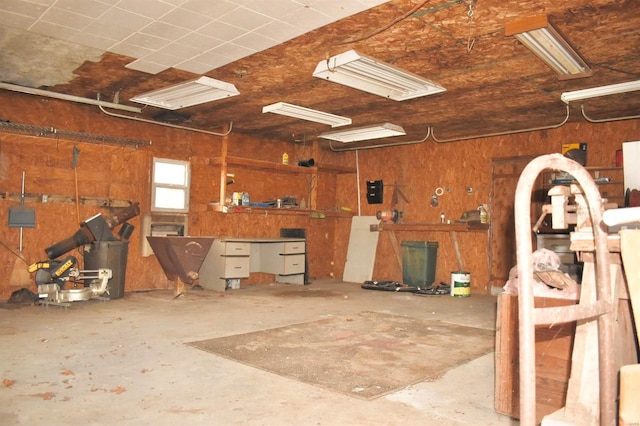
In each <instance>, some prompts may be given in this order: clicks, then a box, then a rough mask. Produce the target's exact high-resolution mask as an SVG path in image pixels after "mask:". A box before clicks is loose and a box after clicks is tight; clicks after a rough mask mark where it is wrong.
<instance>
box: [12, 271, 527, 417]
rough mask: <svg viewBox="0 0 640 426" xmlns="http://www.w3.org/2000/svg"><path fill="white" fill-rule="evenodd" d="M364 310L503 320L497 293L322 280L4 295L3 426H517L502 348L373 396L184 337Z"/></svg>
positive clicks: (477, 323)
mask: <svg viewBox="0 0 640 426" xmlns="http://www.w3.org/2000/svg"><path fill="white" fill-rule="evenodd" d="M362 311H377V312H383V313H390V314H399V315H406V316H409V317H414V318H419V319H433V320H442V321H447V322H451V323H456V324H462V325H467V326H472V327H478V328H484V329H494V328H495V311H496V298H495V297H494V296H480V295H472V297H470V298H453V297H450V296H446V295H445V296H416V295H413V294H409V293H390V292H379V291H371V290H363V289H361V288H360V286H359V285H358V284H352V283H341V282H336V281H314V282H313V283H312V284H311V285H308V286H296V285H286V284H272V285H261V286H247V287H243V288H240V289H236V290H228V291H227V292H226V293H224V294H218V293H213V292H207V291H203V290H190V291H189V292H188V293H187V294H186V295H183V296H181V297H179V298H176V299H174V298H173V293H172V291H169V290H157V291H149V292H138V293H127V294H126V295H125V297H124V298H121V299H115V300H111V301H98V300H91V301H88V302H75V303H74V304H73V306H71V307H70V308H68V309H64V308H60V307H52V306H50V307H44V306H20V307H17V308H16V307H15V306H14V305H7V304H2V305H0V336H1V337H0V342H1V344H0V372H1V373H2V380H3V385H2V386H0V401H1V405H0V424H2V425H16V424H20V425H45V424H46V425H58V424H60V425H71V424H82V425H107V424H131V425H140V424H154V425H219V424H220V425H222V424H224V425H240V424H242V425H510V424H517V421H514V420H512V419H510V418H508V417H505V416H501V415H499V414H497V413H495V411H494V410H493V399H494V363H493V353H490V354H487V355H485V356H482V357H480V358H478V359H476V360H473V361H471V362H470V363H468V364H465V365H462V366H460V367H458V368H455V369H453V370H450V371H449V372H447V373H446V374H445V375H444V376H443V377H442V378H440V379H438V380H437V381H432V382H421V383H418V384H416V385H412V386H408V387H406V388H404V389H402V390H400V391H397V392H395V393H391V394H388V395H386V396H383V397H380V398H378V399H374V400H371V401H365V400H360V399H355V398H353V397H350V396H347V395H343V394H340V393H337V392H332V391H329V390H326V389H322V388H319V387H316V386H312V385H309V384H306V383H302V382H298V381H295V380H292V379H288V378H285V377H281V376H278V375H275V374H272V373H268V372H265V371H262V370H259V369H256V368H252V367H249V366H246V365H243V364H240V363H237V362H234V361H230V360H227V359H225V358H221V357H218V356H215V355H213V354H210V353H207V352H204V351H201V350H197V349H194V348H193V347H190V346H188V345H185V343H186V342H191V341H195V340H202V339H208V338H214V337H221V336H228V335H233V334H239V333H247V332H251V331H256V330H263V329H269V328H274V327H281V326H285V325H289V324H295V323H301V322H308V321H314V320H318V319H322V318H326V317H329V316H332V315H341V314H353V313H358V312H362ZM424 356H426V357H428V356H430V354H428V353H425V354H424Z"/></svg>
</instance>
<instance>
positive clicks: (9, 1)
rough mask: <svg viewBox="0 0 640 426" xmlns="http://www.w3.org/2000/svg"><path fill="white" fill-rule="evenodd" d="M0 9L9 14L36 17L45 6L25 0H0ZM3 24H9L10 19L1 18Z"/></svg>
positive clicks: (43, 10)
mask: <svg viewBox="0 0 640 426" xmlns="http://www.w3.org/2000/svg"><path fill="white" fill-rule="evenodd" d="M0 10H3V11H5V12H9V13H10V14H16V15H20V16H22V17H26V18H31V19H33V20H34V19H37V18H38V17H39V16H40V15H42V13H43V12H45V11H46V10H47V8H46V7H45V6H43V5H38V4H33V3H31V2H27V1H15V0H1V1H0ZM0 22H2V23H3V24H4V23H6V24H10V23H11V21H10V20H6V21H5V19H2V21H0ZM32 22H33V21H32Z"/></svg>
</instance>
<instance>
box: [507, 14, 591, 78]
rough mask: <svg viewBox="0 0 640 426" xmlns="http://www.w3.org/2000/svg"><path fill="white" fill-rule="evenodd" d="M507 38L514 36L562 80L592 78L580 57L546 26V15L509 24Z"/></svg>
mask: <svg viewBox="0 0 640 426" xmlns="http://www.w3.org/2000/svg"><path fill="white" fill-rule="evenodd" d="M504 33H505V35H507V36H511V35H512V36H514V37H515V38H516V39H518V40H519V41H520V43H522V44H524V45H525V46H526V47H528V48H529V49H530V50H531V51H532V52H533V53H534V54H536V56H538V57H539V58H540V59H542V60H543V61H544V62H545V63H546V64H547V65H549V66H550V67H551V68H553V70H554V71H555V72H556V73H558V75H559V76H560V78H561V79H570V78H581V77H588V76H590V75H592V74H593V72H592V71H591V68H589V65H587V63H586V62H585V60H584V59H582V57H581V56H580V54H579V53H578V52H577V51H576V50H575V49H574V48H573V47H572V46H571V44H569V42H568V41H567V40H565V39H564V38H563V37H562V35H560V33H559V32H558V31H557V30H556V29H555V28H554V27H553V26H552V25H551V24H550V23H549V20H548V19H547V16H546V15H538V16H534V17H530V18H525V19H520V20H517V21H513V22H508V23H506V24H505V26H504Z"/></svg>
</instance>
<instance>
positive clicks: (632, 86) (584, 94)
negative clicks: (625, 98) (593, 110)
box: [560, 80, 640, 104]
mask: <svg viewBox="0 0 640 426" xmlns="http://www.w3.org/2000/svg"><path fill="white" fill-rule="evenodd" d="M636 90H640V80H636V81H628V82H626V83H618V84H610V85H608V86H600V87H592V88H590V89H582V90H575V91H573V92H564V93H563V94H562V95H561V96H560V99H562V102H564V103H566V104H568V103H569V102H573V101H581V100H583V99H590V98H598V97H600V96H609V95H617V94H620V93H627V92H633V91H636Z"/></svg>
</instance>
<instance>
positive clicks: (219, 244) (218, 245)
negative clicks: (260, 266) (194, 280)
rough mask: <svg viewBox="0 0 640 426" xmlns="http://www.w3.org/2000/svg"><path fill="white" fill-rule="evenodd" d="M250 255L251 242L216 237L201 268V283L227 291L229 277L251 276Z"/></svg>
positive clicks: (208, 287) (207, 287)
mask: <svg viewBox="0 0 640 426" xmlns="http://www.w3.org/2000/svg"><path fill="white" fill-rule="evenodd" d="M250 255H251V244H250V243H249V242H244V241H228V240H225V239H215V240H214V241H213V244H212V245H211V248H210V249H209V253H207V257H206V258H205V259H204V262H202V267H201V268H200V272H199V275H200V282H199V283H200V285H201V286H202V287H203V288H205V289H207V290H215V291H225V289H226V286H227V280H228V279H237V278H249V271H250V264H251V258H250Z"/></svg>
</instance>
